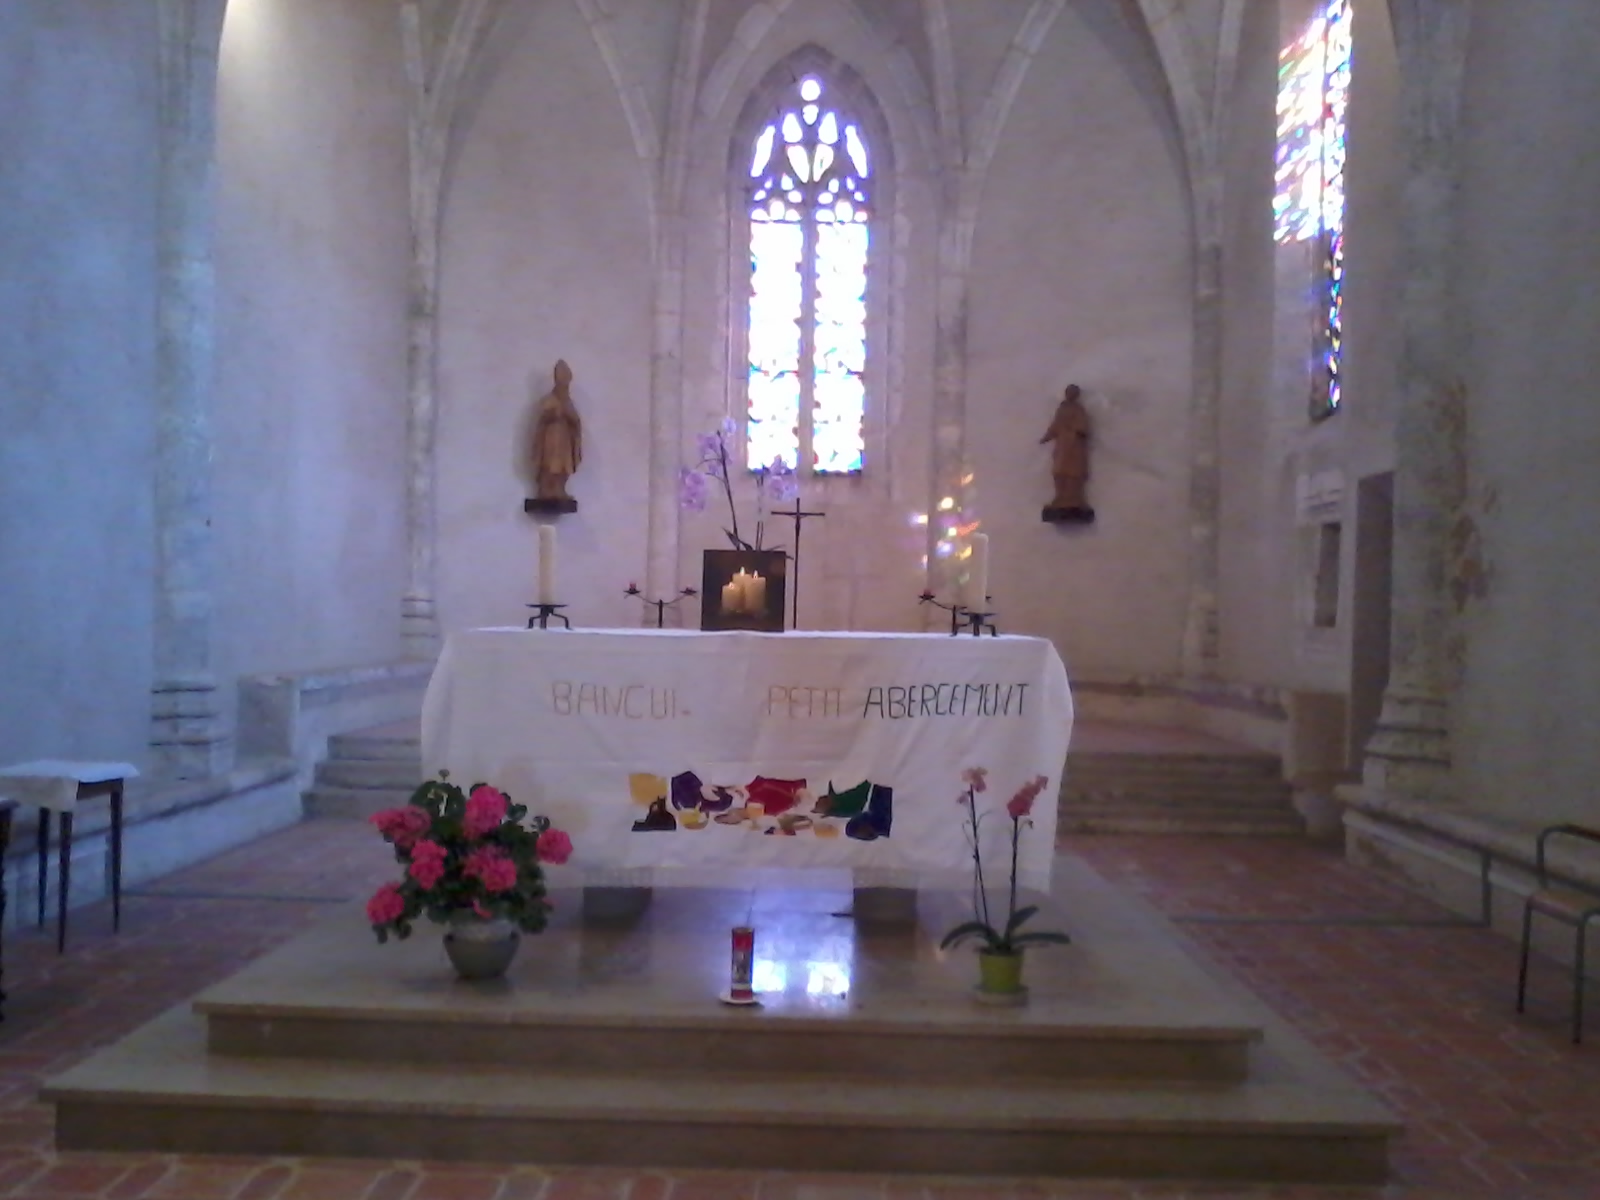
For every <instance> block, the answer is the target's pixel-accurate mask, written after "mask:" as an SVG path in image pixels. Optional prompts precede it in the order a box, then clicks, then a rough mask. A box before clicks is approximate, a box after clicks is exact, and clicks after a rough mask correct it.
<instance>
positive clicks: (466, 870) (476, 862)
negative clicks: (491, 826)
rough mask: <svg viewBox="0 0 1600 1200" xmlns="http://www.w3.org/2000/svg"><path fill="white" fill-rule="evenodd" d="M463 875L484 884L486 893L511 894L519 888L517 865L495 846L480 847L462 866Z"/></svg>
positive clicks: (468, 856)
mask: <svg viewBox="0 0 1600 1200" xmlns="http://www.w3.org/2000/svg"><path fill="white" fill-rule="evenodd" d="M461 873H462V874H463V875H465V876H466V877H467V878H468V879H476V880H478V881H479V882H480V883H482V884H483V888H484V890H485V891H486V892H490V893H494V892H509V891H510V890H511V889H512V888H514V887H516V886H517V864H516V863H514V862H512V861H511V859H510V858H508V857H507V856H506V853H505V851H503V850H500V849H498V848H496V847H494V846H480V847H479V848H478V849H476V850H474V851H473V852H472V853H471V854H469V855H467V859H466V861H465V862H464V863H462V864H461Z"/></svg>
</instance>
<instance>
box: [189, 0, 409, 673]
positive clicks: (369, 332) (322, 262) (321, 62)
mask: <svg viewBox="0 0 1600 1200" xmlns="http://www.w3.org/2000/svg"><path fill="white" fill-rule="evenodd" d="M217 105H218V132H217V147H218V148H217V158H218V170H217V249H216V260H217V368H216V400H215V412H216V415H215V437H216V452H215V460H214V464H215V468H214V470H215V473H214V495H215V511H216V517H215V524H214V529H215V535H216V578H217V584H216V647H217V650H216V657H217V664H218V674H219V677H220V678H222V679H224V680H231V679H233V678H236V677H237V676H238V675H240V674H249V673H254V672H259V671H264V670H269V669H270V670H298V669H305V668H313V667H326V666H335V665H341V664H347V663H359V662H375V661H380V660H384V659H390V658H395V657H398V655H399V653H400V646H399V632H398V631H399V600H400V595H401V593H402V592H403V590H404V586H405V554H406V546H405V485H404V479H405V475H404V463H405V446H406V440H405V438H406V430H405V411H406V407H405V395H406V383H405V360H406V339H405V302H404V297H405V294H406V271H407V264H408V261H409V255H410V243H409V238H410V233H409V223H408V217H407V198H406V124H405V93H404V74H403V70H402V66H401V57H400V36H399V23H398V17H397V15H396V13H395V11H394V10H393V8H392V6H389V5H384V4H373V3H370V2H368V0H231V3H230V4H229V9H228V16H227V23H226V25H225V27H224V31H223V43H222V65H221V71H220V76H219V83H218V101H217Z"/></svg>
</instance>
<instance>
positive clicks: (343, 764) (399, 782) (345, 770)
mask: <svg viewBox="0 0 1600 1200" xmlns="http://www.w3.org/2000/svg"><path fill="white" fill-rule="evenodd" d="M421 782H422V764H421V761H420V760H419V759H415V758H410V759H405V758H376V759H348V758H329V759H326V760H325V761H323V762H320V763H318V764H317V774H316V786H318V787H330V788H384V789H387V790H393V789H395V788H403V789H405V790H407V791H411V790H413V789H415V788H416V786H417V785H418V784H419V783H421Z"/></svg>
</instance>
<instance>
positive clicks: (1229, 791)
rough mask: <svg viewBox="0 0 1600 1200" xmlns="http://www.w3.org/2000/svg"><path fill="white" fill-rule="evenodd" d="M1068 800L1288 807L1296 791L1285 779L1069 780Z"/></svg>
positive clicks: (1067, 783)
mask: <svg viewBox="0 0 1600 1200" xmlns="http://www.w3.org/2000/svg"><path fill="white" fill-rule="evenodd" d="M1061 794H1062V796H1063V797H1068V796H1118V797H1121V796H1136V797H1140V798H1147V799H1149V800H1152V801H1159V800H1166V799H1171V800H1173V801H1176V802H1186V801H1204V800H1207V799H1212V798H1218V799H1227V800H1233V801H1237V802H1239V803H1242V804H1250V803H1255V804H1281V803H1287V801H1288V799H1289V797H1290V796H1291V795H1292V794H1293V791H1292V789H1291V788H1290V787H1289V785H1288V784H1287V783H1285V782H1284V781H1283V780H1281V779H1276V780H1273V779H1261V780H1242V779H1185V780H1179V781H1175V782H1170V783H1161V782H1155V781H1148V780H1143V779H1137V780H1129V779H1113V778H1098V777H1091V778H1088V779H1082V778H1079V777H1077V776H1068V778H1067V782H1066V783H1065V785H1063V787H1062V789H1061Z"/></svg>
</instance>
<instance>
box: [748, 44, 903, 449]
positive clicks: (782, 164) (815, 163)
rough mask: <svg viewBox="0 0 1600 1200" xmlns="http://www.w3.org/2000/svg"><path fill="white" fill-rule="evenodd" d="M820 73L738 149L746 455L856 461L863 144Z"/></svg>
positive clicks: (865, 172)
mask: <svg viewBox="0 0 1600 1200" xmlns="http://www.w3.org/2000/svg"><path fill="white" fill-rule="evenodd" d="M838 99H839V98H838V97H836V96H835V95H833V94H832V93H831V91H830V86H829V83H828V81H827V80H826V79H825V78H823V77H822V76H821V75H820V74H816V73H813V74H806V75H803V76H801V77H800V78H799V79H797V80H795V82H794V84H793V86H792V88H790V89H789V91H788V93H787V94H786V95H785V96H784V97H783V98H782V99H781V100H780V102H779V105H778V107H777V108H776V110H775V111H774V113H773V114H772V116H771V118H770V119H769V120H768V121H767V122H766V123H765V124H764V125H763V126H762V127H761V130H760V132H759V133H758V134H757V135H756V137H755V140H754V142H753V143H752V144H751V145H750V147H749V159H748V163H749V170H750V177H749V190H748V191H747V193H746V195H747V205H746V212H747V213H748V215H749V218H750V222H749V224H750V302H749V309H748V315H749V328H748V341H747V346H748V353H749V384H748V390H747V392H746V399H747V401H748V404H749V409H748V413H747V418H746V419H747V422H748V424H747V433H748V435H749V436H748V447H749V448H748V461H749V466H750V467H751V468H752V469H754V468H758V467H763V466H770V465H771V463H772V461H773V460H774V459H782V460H783V461H784V462H785V463H786V464H788V465H789V466H791V467H798V466H799V465H800V464H801V463H805V464H807V465H808V466H809V467H810V468H811V469H812V470H813V471H816V472H818V473H822V474H848V473H851V472H855V471H860V470H861V468H862V465H863V437H862V427H863V422H864V418H865V413H866V402H867V385H866V360H867V252H868V247H869V244H870V238H871V228H872V215H873V208H872V199H873V194H872V183H873V176H872V168H873V161H872V154H871V152H870V151H869V148H868V146H867V141H866V135H865V133H864V131H863V128H862V125H861V123H860V122H859V121H858V120H857V119H856V118H855V117H854V116H853V115H852V114H851V113H850V112H849V111H848V110H847V109H846V108H844V107H843V106H841V105H840V104H839V102H838Z"/></svg>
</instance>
